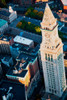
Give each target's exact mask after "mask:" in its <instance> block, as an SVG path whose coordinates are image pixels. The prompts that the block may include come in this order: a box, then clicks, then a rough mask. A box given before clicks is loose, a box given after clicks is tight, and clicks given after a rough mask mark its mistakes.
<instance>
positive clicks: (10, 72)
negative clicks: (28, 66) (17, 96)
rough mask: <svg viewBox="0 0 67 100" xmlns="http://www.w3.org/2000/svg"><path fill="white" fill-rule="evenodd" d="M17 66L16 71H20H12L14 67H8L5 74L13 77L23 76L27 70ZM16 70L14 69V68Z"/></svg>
mask: <svg viewBox="0 0 67 100" xmlns="http://www.w3.org/2000/svg"><path fill="white" fill-rule="evenodd" d="M17 67H18V70H17V71H21V72H19V73H16V74H15V73H14V72H13V71H14V70H15V69H14V67H13V68H11V69H9V71H8V72H7V75H10V76H14V77H21V78H24V77H25V75H26V74H27V72H28V70H23V69H22V68H20V67H19V66H17ZM15 71H16V70H15Z"/></svg>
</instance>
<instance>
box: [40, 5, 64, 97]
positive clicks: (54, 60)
mask: <svg viewBox="0 0 67 100" xmlns="http://www.w3.org/2000/svg"><path fill="white" fill-rule="evenodd" d="M41 31H42V43H41V45H40V52H41V60H42V67H43V75H44V81H45V90H46V92H48V93H52V94H55V95H57V96H59V97H61V96H62V94H63V92H64V90H65V89H66V78H65V68H64V59H63V44H62V41H61V39H60V38H59V36H58V24H57V19H55V18H54V16H53V14H52V12H51V10H50V8H49V6H48V4H46V7H45V12H44V16H43V20H42V22H41Z"/></svg>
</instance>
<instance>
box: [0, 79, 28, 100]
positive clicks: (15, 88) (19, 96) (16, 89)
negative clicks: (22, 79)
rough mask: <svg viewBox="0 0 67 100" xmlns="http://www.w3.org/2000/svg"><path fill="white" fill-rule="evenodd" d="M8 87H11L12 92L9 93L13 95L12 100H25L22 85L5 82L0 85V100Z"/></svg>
mask: <svg viewBox="0 0 67 100" xmlns="http://www.w3.org/2000/svg"><path fill="white" fill-rule="evenodd" d="M9 87H12V90H11V91H10V93H12V94H13V99H12V100H26V97H25V87H24V85H23V84H20V83H16V82H11V81H5V80H3V81H2V82H1V84H0V100H2V95H4V94H6V93H7V91H8V90H9Z"/></svg>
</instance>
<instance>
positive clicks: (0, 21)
mask: <svg viewBox="0 0 67 100" xmlns="http://www.w3.org/2000/svg"><path fill="white" fill-rule="evenodd" d="M6 23H7V21H6V20H3V19H0V28H1V27H2V26H3V25H5V24H6Z"/></svg>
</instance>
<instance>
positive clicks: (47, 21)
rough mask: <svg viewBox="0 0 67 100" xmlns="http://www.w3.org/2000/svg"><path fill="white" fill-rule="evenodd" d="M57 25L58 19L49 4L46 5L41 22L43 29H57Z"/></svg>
mask: <svg viewBox="0 0 67 100" xmlns="http://www.w3.org/2000/svg"><path fill="white" fill-rule="evenodd" d="M55 25H56V18H55V17H54V15H53V14H52V11H51V9H50V7H49V5H48V3H46V7H45V11H44V15H43V19H42V22H41V28H43V29H45V28H47V29H50V30H51V29H52V28H53V27H55Z"/></svg>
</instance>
